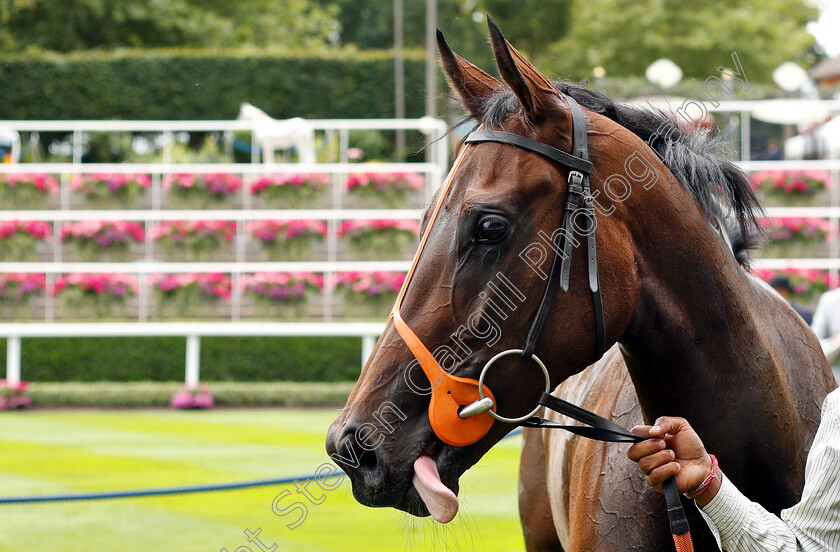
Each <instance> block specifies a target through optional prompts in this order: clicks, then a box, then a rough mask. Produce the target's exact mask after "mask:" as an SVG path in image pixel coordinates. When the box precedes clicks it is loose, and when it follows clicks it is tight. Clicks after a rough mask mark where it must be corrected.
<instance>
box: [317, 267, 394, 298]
mask: <svg viewBox="0 0 840 552" xmlns="http://www.w3.org/2000/svg"><path fill="white" fill-rule="evenodd" d="M404 281H405V274H404V273H400V272H382V271H377V272H339V273H338V274H336V275H335V279H334V282H333V286H334V287H335V288H336V289H338V290H343V291H345V292H349V293H356V294H360V295H368V296H377V295H381V294H383V293H388V292H391V293H396V292H399V290H400V289H401V288H402V285H403V282H404Z"/></svg>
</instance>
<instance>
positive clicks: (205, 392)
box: [169, 385, 216, 410]
mask: <svg viewBox="0 0 840 552" xmlns="http://www.w3.org/2000/svg"><path fill="white" fill-rule="evenodd" d="M169 406H171V407H172V408H177V409H179V410H188V409H193V410H196V409H208V408H213V407H214V406H216V401H215V400H213V394H212V393H210V388H209V387H207V386H206V385H202V386H199V387H184V388H183V389H180V390H179V391H177V392H176V393H175V394H174V395H172V400H171V401H170V402H169Z"/></svg>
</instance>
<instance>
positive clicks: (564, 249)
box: [391, 96, 606, 446]
mask: <svg viewBox="0 0 840 552" xmlns="http://www.w3.org/2000/svg"><path fill="white" fill-rule="evenodd" d="M566 101H567V102H568V104H569V107H570V108H571V113H572V140H573V141H572V153H567V152H565V151H562V150H559V149H557V148H554V147H552V146H549V145H548V144H545V143H543V142H538V141H536V140H532V139H530V138H526V137H524V136H521V135H519V134H513V133H510V132H503V131H498V130H480V129H479V130H477V131H475V132H473V133H471V134H470V135H469V136H468V137H467V138H466V140H465V142H466V146H465V147H464V150H463V151H462V152H461V155H459V157H458V159H457V160H456V162H455V165H454V166H453V168H452V170H451V171H450V173H449V176H448V177H447V179H446V182H445V184H444V188H443V191H442V193H441V195H440V199H439V200H438V203H437V205H436V206H435V209H434V211H433V212H432V216H431V217H430V219H429V222H428V224H427V226H426V231H425V232H424V234H423V237H422V239H421V241H420V247H419V248H418V250H417V254H416V255H415V257H414V262H413V264H412V266H411V268H410V269H409V272H408V274H407V275H406V279H405V282H403V286H402V289H401V290H400V293H399V295H398V296H397V301H396V303H395V304H394V308H393V310H392V311H391V318H392V319H393V321H394V327H395V328H396V330H397V332H398V333H399V334H400V336H401V337H402V339H403V341H405V343H406V345H408V348H409V349H410V350H411V352H412V353H413V354H414V357H415V359H416V360H417V362H418V363H419V364H420V367H421V368H422V369H423V372H424V373H425V375H426V377H427V378H428V380H429V382H430V383H431V385H432V393H431V394H432V397H431V402H430V404H429V422H430V423H431V425H432V429H433V430H434V432H435V434H436V435H437V436H438V437H439V438H440V439H441V440H442V441H443V442H445V443H447V444H450V445H453V446H466V445H470V444H473V443H475V442H477V441H478V440H479V439H481V438H482V437H484V435H486V434H487V432H488V431H489V430H490V426H492V425H493V418H495V419H497V420H500V421H503V422H509V423H520V422H524V421H526V420H528V419H529V418H531V417H532V416H534V414H536V413H537V411H538V410H539V409H540V408H542V405H541V404H538V405H537V406H536V407H535V408H534V410H533V411H532V412H530V413H529V414H527V415H525V416H522V417H519V418H506V417H504V416H501V415H499V414H498V413H497V412H496V401H495V398H494V397H493V394H492V392H490V390H489V389H488V388H487V387H486V386H485V385H484V378H485V375H486V373H487V371H488V369H489V368H490V367H491V366H492V365H493V364H494V363H495V362H496V361H497V360H498V359H499V358H501V357H503V356H507V355H511V354H517V355H520V356H521V357H523V358H526V359H531V360H533V361H534V362H535V363H536V364H537V365H538V366H539V367H540V368H541V369H542V372H543V375H544V376H545V392H546V393H548V392H549V391H550V381H549V375H548V370H547V369H546V367H545V365H544V364H543V362H542V361H541V360H540V359H539V357H537V355H536V354H535V352H534V351H535V350H536V347H537V342H538V341H539V338H540V335H541V334H542V332H543V329H544V328H545V324H546V321H547V320H548V315H549V312H550V311H551V304H552V300H553V299H554V295H555V294H556V293H557V288H558V286H559V288H560V289H561V290H562V291H564V292H566V291H568V290H569V279H570V271H571V264H572V252H573V249H574V245H575V244H576V240H575V238H574V234H575V230H576V226H575V222H576V217H577V216H578V215H579V214H582V215H583V216H584V218H585V220H586V222H585V227H584V228H583V229H582V233H583V234H584V235H586V237H587V243H588V268H589V289H590V291H591V292H592V297H593V301H594V305H595V329H596V336H597V337H596V339H597V344H596V345H597V351H598V357H599V358H600V357H601V356H602V355H603V354H604V352H605V351H606V329H605V324H604V308H603V303H602V300H601V289H600V285H599V281H598V258H597V254H596V244H595V226H596V220H595V208H594V205H593V198H592V194H591V192H590V188H589V173H590V172H591V170H592V163H591V162H590V161H589V152H588V143H587V135H586V133H587V126H586V116H585V114H584V112H583V109H582V108H581V107H580V105H579V104H578V103H577V102H576V101H575V100H574V99H573V98H572V97H570V96H566ZM481 142H496V143H501V144H508V145H511V146H514V147H517V148H520V149H524V150H527V151H531V152H534V153H537V154H539V155H541V156H543V157H545V158H547V159H549V160H551V161H554V162H555V163H558V164H560V165H562V166H564V167H567V168H568V169H570V171H569V176H568V183H569V185H568V190H567V194H566V206H565V210H564V214H563V222H562V225H561V226H560V228H558V229H557V230H555V231H554V233H553V234H552V236H551V241H552V249H554V253H555V254H554V260H553V262H552V265H551V273H550V274H549V276H548V282H547V284H546V288H545V292H544V294H543V297H542V300H541V301H540V305H539V307H538V309H537V312H536V314H535V316H534V319H533V322H532V324H531V329H530V330H529V331H528V335H527V337H526V338H525V342H524V344H523V345H522V348H521V349H509V350H507V351H503V352H501V353H499V354H498V355H496V356H495V357H493V358H492V359H490V361H488V362H487V363H486V364H485V365H484V367H483V368H482V371H481V375H480V377H479V380H478V381H476V380H474V379H470V378H461V377H458V376H453V375H452V374H449V373H448V372H447V371H446V370H444V369H443V368H442V367H441V366H440V365H439V364H438V362H437V361H436V360H435V359H434V357H433V356H432V354H431V353H430V352H429V349H428V348H427V347H426V346H425V345H424V344H423V342H422V341H421V340H420V338H419V337H417V335H416V334H415V333H414V331H412V330H411V328H410V327H409V326H408V324H406V322H405V321H404V320H403V318H402V316H401V315H400V307H401V306H402V301H403V298H404V296H405V292H406V289H407V288H408V284H409V282H410V280H411V277H412V275H413V274H414V270H415V268H416V267H417V263H418V260H419V259H420V254H421V253H422V252H423V249H424V247H425V245H426V241H427V240H428V237H429V233H430V232H431V229H432V226H433V224H434V222H435V220H436V219H437V216H438V213H439V212H440V209H441V206H442V205H443V202H444V200H445V199H446V196H447V195H448V193H449V190H450V188H451V186H452V181H453V180H454V175H455V173H456V172H457V170H458V169H459V168H460V166H461V163H462V162H463V159H464V156H465V154H466V153H467V151H468V150H469V149H470V148H471V147H474V144H478V143H481ZM581 199H583V207H582V208H581V207H580V203H581ZM462 407H463V408H462Z"/></svg>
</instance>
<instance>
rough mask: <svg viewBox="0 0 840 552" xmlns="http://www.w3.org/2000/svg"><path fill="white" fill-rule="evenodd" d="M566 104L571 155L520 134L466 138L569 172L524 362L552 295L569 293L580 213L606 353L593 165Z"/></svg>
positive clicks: (579, 116) (582, 123) (576, 114)
mask: <svg viewBox="0 0 840 552" xmlns="http://www.w3.org/2000/svg"><path fill="white" fill-rule="evenodd" d="M566 101H568V103H569V107H571V110H572V137H573V138H572V139H573V141H572V153H566V152H565V151H562V150H559V149H557V148H555V147H552V146H549V145H548V144H544V143H543V142H538V141H537V140H532V139H530V138H526V137H524V136H521V135H519V134H514V133H512V132H503V131H500V130H478V131H475V132H473V133H471V134H470V135H469V136H467V138H466V140H465V141H466V142H467V143H476V142H498V143H500V144H509V145H511V146H516V147H518V148H521V149H524V150H528V151H531V152H534V153H538V154H540V155H542V156H543V157H546V158H548V159H551V160H552V161H554V162H556V163H559V164H560V165H563V166H565V167H568V168H569V169H571V170H570V171H569V178H568V182H569V186H568V191H567V193H566V208H565V210H564V213H563V223H562V225H561V226H560V237H561V238H562V246H560V244H555V246H556V247H554V248H552V249H554V250H555V251H554V261H553V262H552V265H551V273H550V274H549V277H548V283H547V284H546V287H545V293H544V294H543V297H542V301H540V306H539V308H538V309H537V314H536V316H534V321H533V323H532V324H531V329H530V331H529V332H528V336H527V337H526V338H525V344H524V345H523V346H522V353H521V355H522V356H523V357H525V358H531V355H533V354H534V351H535V349H536V348H537V342H538V341H539V339H540V335H542V332H543V329H544V328H545V323H546V321H547V320H548V314H549V312H550V311H551V303H552V300H553V299H554V295H555V294H556V293H557V287H558V285H559V286H560V289H561V290H563V291H564V292H566V291H569V272H570V269H571V266H572V251H573V248H574V247H573V246H574V243H575V241H576V240H575V239H574V233H575V225H574V217H575V216H577V214H578V213H579V212H582V213H583V215H584V217H585V218H586V225H587V226H586V228H585V229H584V231H583V233H584V234H585V235H586V239H587V249H588V267H589V289H590V290H591V291H592V299H593V302H594V303H595V331H596V335H597V340H598V343H597V347H598V358H600V357H602V356H603V355H604V353H605V352H606V350H607V349H606V343H607V336H606V328H605V324H604V306H603V302H602V300H601V286H600V283H599V280H598V256H597V252H596V244H595V226H596V220H595V207H594V204H593V198H592V193H591V191H590V189H589V173H590V172H591V171H592V163H591V162H590V161H589V145H588V141H587V136H586V131H587V125H586V115H585V114H584V112H583V109H581V107H580V105H579V104H578V103H577V102H576V101H575V100H574V98H572V97H571V96H566ZM581 198H583V208H582V209H581V207H580V201H581ZM552 238H553V236H552Z"/></svg>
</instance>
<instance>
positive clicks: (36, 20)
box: [0, 0, 338, 53]
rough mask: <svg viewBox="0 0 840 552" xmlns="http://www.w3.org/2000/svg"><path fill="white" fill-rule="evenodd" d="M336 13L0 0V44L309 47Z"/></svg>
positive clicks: (277, 2)
mask: <svg viewBox="0 0 840 552" xmlns="http://www.w3.org/2000/svg"><path fill="white" fill-rule="evenodd" d="M336 11H337V10H336V9H335V8H334V7H331V6H324V7H322V6H319V5H317V4H313V3H311V2H309V1H308V0H248V1H236V2H231V1H228V0H132V1H124V0H61V1H60V2H56V1H53V0H0V49H2V51H3V52H6V53H13V52H21V51H26V50H28V49H30V50H31V49H33V48H35V49H43V50H51V51H57V52H71V51H77V50H87V49H113V48H120V47H130V48H139V47H143V48H152V47H172V46H189V47H236V46H243V45H254V46H280V47H284V48H299V47H307V48H310V47H313V46H318V45H323V44H327V43H328V40H329V38H330V37H331V36H333V37H335V36H336V34H337V31H338V21H337V20H336V18H335V13H336Z"/></svg>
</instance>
